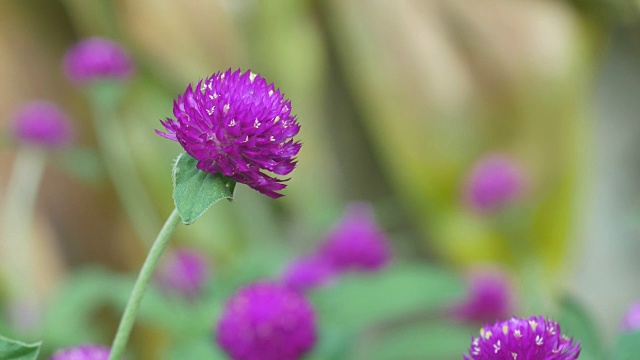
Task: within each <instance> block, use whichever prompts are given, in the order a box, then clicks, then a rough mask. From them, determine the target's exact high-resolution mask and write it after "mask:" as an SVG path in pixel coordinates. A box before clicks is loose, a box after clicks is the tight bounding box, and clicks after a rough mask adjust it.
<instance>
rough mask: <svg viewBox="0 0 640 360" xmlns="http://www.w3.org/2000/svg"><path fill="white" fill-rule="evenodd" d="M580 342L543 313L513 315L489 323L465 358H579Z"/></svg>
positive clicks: (476, 359)
mask: <svg viewBox="0 0 640 360" xmlns="http://www.w3.org/2000/svg"><path fill="white" fill-rule="evenodd" d="M579 355H580V343H579V342H574V340H573V339H572V338H568V337H566V336H565V335H563V334H562V333H561V331H560V325H558V323H556V322H554V321H550V320H547V319H545V318H544V317H542V316H532V317H530V318H528V319H523V318H515V317H514V318H511V319H510V320H507V321H498V322H496V323H495V324H493V325H485V326H484V327H483V328H482V329H480V334H479V335H478V337H474V338H473V339H472V340H471V347H470V348H469V353H468V354H464V355H463V358H464V360H514V359H516V360H575V359H577V358H578V356H579Z"/></svg>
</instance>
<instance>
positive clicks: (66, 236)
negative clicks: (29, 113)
mask: <svg viewBox="0 0 640 360" xmlns="http://www.w3.org/2000/svg"><path fill="white" fill-rule="evenodd" d="M638 9H639V4H638V3H636V2H631V1H623V0H619V1H616V0H572V1H560V0H556V1H550V0H523V1H512V0H475V1H468V0H399V1H382V0H373V1H371V0H366V1H365V0H346V1H345V0H343V1H332V0H282V1H260V0H218V1H215V0H211V1H167V0H161V1H151V0H119V1H83V0H64V1H63V0H48V1H35V0H26V1H13V0H5V1H2V2H0V79H2V81H1V82H0V92H1V94H2V96H0V114H1V116H0V121H1V122H2V126H3V127H5V128H7V127H8V126H9V124H10V123H11V121H12V116H13V114H14V113H15V111H16V110H17V109H18V108H19V107H20V106H21V105H22V104H23V103H25V102H26V101H29V100H32V99H51V100H54V101H56V102H58V103H59V104H60V105H61V106H62V107H63V108H64V109H65V110H66V111H67V112H68V113H69V115H70V116H71V117H72V118H73V121H74V124H75V125H76V127H77V138H76V146H75V147H74V148H73V149H70V150H66V151H64V152H61V153H58V154H52V155H51V156H50V158H49V160H50V161H49V163H48V166H47V169H46V173H45V178H44V182H43V186H42V188H41V191H40V193H39V200H38V206H37V212H36V216H35V219H34V225H33V237H34V241H35V242H36V243H37V247H36V249H37V257H36V258H34V263H33V267H34V268H35V269H37V271H36V273H37V275H38V294H39V297H41V299H43V302H44V303H46V302H47V299H50V298H51V297H52V296H54V294H55V293H56V291H57V289H59V286H60V284H61V282H62V281H63V280H64V279H65V278H66V276H67V275H68V274H70V273H72V272H73V271H74V270H75V269H78V268H81V267H83V266H85V265H95V264H100V265H103V266H104V267H106V268H109V269H113V270H115V271H119V272H128V271H136V270H137V269H138V268H139V266H140V264H141V262H142V260H143V259H144V256H145V253H146V250H147V249H146V245H145V243H144V241H141V239H139V238H138V237H137V235H136V233H135V231H134V230H133V228H132V226H131V223H130V221H129V219H128V218H127V217H126V216H125V215H124V212H123V210H122V207H121V205H120V204H119V202H118V200H117V197H116V196H115V193H114V189H113V187H112V185H111V184H110V182H109V179H108V177H107V176H106V175H105V172H104V164H103V161H104V159H102V158H101V157H100V153H99V152H98V151H97V147H96V137H95V135H94V132H93V127H92V123H91V121H89V117H90V116H91V115H90V110H89V108H88V103H87V101H86V98H85V97H84V96H83V94H82V93H81V91H80V90H79V89H78V88H76V87H74V86H73V85H71V84H70V83H69V82H68V81H67V80H66V79H65V77H64V74H63V71H62V65H61V59H62V57H63V55H64V53H65V51H66V50H67V49H68V47H69V46H71V45H72V44H74V43H75V42H77V41H78V40H80V39H82V38H84V37H87V36H95V35H100V36H107V37H111V38H113V39H116V40H117V41H119V42H121V43H122V44H124V45H125V46H126V47H127V48H128V49H129V50H130V51H131V53H132V54H133V56H134V58H135V60H136V63H137V70H136V75H135V77H134V78H132V79H131V80H130V81H129V82H128V89H127V92H126V96H125V98H124V101H123V105H122V108H121V109H120V112H119V119H118V121H120V122H121V124H122V125H123V126H124V127H125V128H126V135H127V136H126V141H127V142H128V143H129V144H130V146H131V147H132V149H133V153H132V154H131V156H132V157H133V158H134V160H135V162H136V164H137V169H138V171H139V173H140V175H141V176H142V179H143V182H144V185H145V187H146V188H147V189H148V191H149V193H150V194H151V196H152V199H153V201H154V205H155V208H156V210H157V214H154V216H157V217H158V219H161V218H162V219H163V218H164V217H165V216H167V215H168V214H169V212H170V211H171V209H172V206H173V203H172V199H171V186H172V184H171V178H170V168H171V163H172V161H173V159H174V158H175V156H176V155H177V154H178V153H179V151H180V150H181V149H180V147H179V145H178V144H177V143H173V142H170V141H167V140H165V139H163V138H161V137H159V136H157V135H156V134H155V133H154V129H158V128H160V123H159V120H160V119H164V118H166V117H169V116H171V115H172V114H171V111H172V100H173V98H175V96H176V95H177V94H179V93H181V92H182V91H184V89H185V88H186V86H187V85H188V84H189V83H193V82H196V81H197V80H198V79H200V78H203V77H205V76H208V75H210V74H212V73H214V72H216V71H219V70H225V69H227V68H234V69H235V68H240V69H243V70H246V69H252V71H254V72H259V73H260V74H261V75H262V76H264V77H265V78H266V79H267V80H268V81H270V82H274V83H275V84H276V85H277V86H278V87H280V88H281V89H282V90H283V91H284V92H285V94H286V96H287V97H288V98H289V99H290V100H291V101H292V104H293V111H294V113H296V114H297V116H298V120H299V122H300V123H301V125H302V130H301V132H300V135H299V139H300V140H301V141H302V142H303V144H304V145H303V148H302V150H301V152H300V154H299V165H298V167H297V169H296V170H295V171H294V172H293V173H292V178H291V180H290V181H289V186H288V187H287V189H286V190H285V194H286V196H285V197H284V198H282V199H279V200H276V201H272V200H270V199H267V198H266V197H264V196H262V195H260V194H258V193H257V192H255V191H253V190H251V189H249V188H247V187H244V186H238V188H237V190H236V200H237V201H235V202H233V203H228V204H227V203H225V204H222V205H217V206H214V207H213V208H212V209H210V211H209V212H208V213H207V214H206V215H205V217H204V218H203V219H202V220H199V221H198V223H196V224H194V225H191V226H189V227H185V226H183V227H181V228H180V229H179V231H178V232H177V234H176V243H177V244H188V245H189V246H193V247H196V248H198V249H201V251H203V252H204V253H206V254H207V255H208V256H209V257H210V258H211V259H212V261H213V263H214V264H216V265H215V266H216V267H220V268H224V267H225V266H232V265H233V266H236V265H238V264H242V263H250V262H251V261H252V259H253V258H252V256H253V255H250V254H260V253H264V252H269V251H273V252H278V251H281V250H282V249H286V251H285V252H284V253H283V254H286V255H282V257H283V258H285V257H286V256H289V255H292V254H296V253H303V252H305V251H307V250H308V249H310V248H311V247H313V245H314V244H315V243H316V242H317V240H318V239H319V238H320V237H321V236H322V234H323V233H324V232H326V231H327V229H328V228H329V227H330V226H331V225H332V224H334V223H335V221H336V220H337V219H338V217H339V216H340V214H341V213H342V211H343V209H344V207H345V205H346V204H348V203H349V202H351V201H354V200H363V201H368V202H371V203H372V204H373V206H374V208H375V211H376V214H377V218H378V219H379V221H380V224H381V226H382V227H383V228H384V229H385V230H386V231H387V233H388V234H389V236H390V237H391V239H392V241H393V247H394V252H395V254H396V256H397V257H399V258H403V259H410V260H412V261H419V262H430V263H435V264H439V266H443V267H446V268H448V269H452V271H457V272H460V273H463V272H464V271H465V270H466V269H468V268H469V267H470V266H472V265H473V264H477V263H481V262H482V263H484V262H497V263H500V264H503V265H504V266H506V267H510V268H518V263H519V262H520V261H521V260H522V259H518V258H514V257H513V256H511V255H510V254H509V252H508V250H507V249H508V247H509V244H508V242H509V241H510V240H509V238H508V236H505V235H504V234H503V233H501V232H500V231H499V230H497V229H496V227H495V224H494V223H493V222H491V221H488V220H487V219H486V218H483V217H478V216H476V215H474V214H472V213H471V212H469V211H468V209H467V208H466V207H465V203H464V201H463V200H462V197H463V196H462V188H463V185H464V181H465V176H466V174H467V173H468V172H469V170H470V168H471V166H472V165H473V163H474V162H475V161H476V160H477V159H478V158H480V157H482V156H483V155H485V154H487V153H492V152H503V153H507V154H510V155H512V156H514V157H515V158H517V159H519V160H520V161H521V162H522V164H523V165H524V167H525V168H526V169H527V175H528V177H529V179H528V184H529V186H528V190H529V191H528V193H527V197H526V199H525V200H524V201H525V203H526V206H525V208H526V211H525V212H524V213H518V214H516V215H515V216H516V217H517V216H521V217H526V218H527V219H528V223H529V224H530V225H529V227H527V237H528V239H529V240H528V241H530V243H531V244H532V248H533V251H532V252H531V256H532V257H536V258H537V259H539V260H540V263H541V264H542V271H541V272H540V273H537V274H536V276H539V277H541V278H542V279H544V281H545V282H546V283H548V284H549V288H550V291H552V292H554V291H562V292H567V293H570V294H572V295H573V296H575V297H576V298H577V299H579V300H580V301H581V302H582V303H583V304H584V305H585V307H586V309H588V311H589V312H590V313H592V314H593V315H594V317H595V321H596V324H597V326H598V327H599V328H601V329H602V330H603V332H602V333H603V334H604V336H606V337H610V338H612V337H613V334H614V333H615V331H616V329H617V328H618V324H619V319H620V316H621V315H622V313H623V311H624V309H625V307H626V306H627V305H628V304H629V303H630V302H631V301H632V300H634V299H638V298H640V282H638V274H640V261H638V258H639V257H640V242H639V241H638V236H639V235H640V234H639V229H640V187H639V186H638V182H637V180H636V179H637V176H638V175H639V173H640V166H639V165H638V164H640V145H639V144H640V142H638V141H637V140H638V139H640V122H639V120H640V118H639V116H638V114H639V113H640V102H639V101H638V94H640V36H639V34H640V33H639V29H640V27H639V25H640V23H639V20H640V17H639V16H638ZM2 145H3V146H2V147H1V148H0V166H1V167H2V169H3V170H2V172H1V173H0V184H6V180H7V177H8V174H9V171H10V169H11V164H12V160H13V155H14V150H15V146H14V145H15V144H14V143H13V142H12V141H11V139H10V137H9V136H4V138H3V143H2ZM1 193H4V191H3V192H1ZM3 197H4V195H3ZM282 251H284V250H282ZM6 256H11V255H10V254H6V253H3V254H0V261H3V260H2V259H3V258H4V257H6ZM558 289H562V290H558ZM116 319H117V317H116V316H114V315H113V314H110V313H109V312H108V311H105V314H104V319H102V320H101V321H103V322H104V323H106V324H111V325H106V326H107V327H108V326H112V327H114V326H115V320H116ZM147 331H148V332H147V333H144V332H142V331H141V332H140V333H141V334H144V336H143V335H141V336H139V337H138V338H136V339H134V341H137V342H139V343H144V342H145V341H149V340H148V339H153V338H154V337H155V338H162V333H158V332H156V331H154V330H152V329H147ZM149 356H152V355H149ZM150 358H153V357H150Z"/></svg>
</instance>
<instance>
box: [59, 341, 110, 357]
mask: <svg viewBox="0 0 640 360" xmlns="http://www.w3.org/2000/svg"><path fill="white" fill-rule="evenodd" d="M110 352H111V349H110V348H108V347H106V346H99V345H80V346H77V347H72V348H68V349H62V350H58V351H57V352H56V353H55V354H54V355H53V356H52V357H51V358H50V359H49V360H108V359H109V353H110Z"/></svg>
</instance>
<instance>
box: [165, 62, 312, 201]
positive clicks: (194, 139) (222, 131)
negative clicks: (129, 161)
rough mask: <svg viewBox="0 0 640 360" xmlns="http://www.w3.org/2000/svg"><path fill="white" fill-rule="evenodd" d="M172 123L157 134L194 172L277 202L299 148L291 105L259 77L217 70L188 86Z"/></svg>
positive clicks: (166, 124)
mask: <svg viewBox="0 0 640 360" xmlns="http://www.w3.org/2000/svg"><path fill="white" fill-rule="evenodd" d="M173 115H174V116H175V119H167V120H166V121H163V122H162V124H163V125H164V127H165V128H166V130H167V132H166V133H163V132H160V131H156V132H157V133H158V134H159V135H161V136H164V137H166V138H167V139H171V140H174V141H177V142H179V143H180V145H182V147H183V148H184V150H185V151H186V152H187V153H188V154H189V155H191V156H192V157H194V158H195V159H196V160H197V161H198V163H197V167H198V169H200V170H202V171H206V172H209V173H215V174H218V173H219V174H222V175H224V176H227V177H229V178H231V179H233V180H235V181H237V182H240V183H243V184H247V185H249V186H250V187H252V188H253V189H255V190H258V191H259V192H261V193H263V194H265V195H267V196H269V197H272V198H278V197H280V196H282V194H279V193H277V191H279V190H282V189H284V188H285V187H286V185H285V184H284V183H283V182H284V181H286V180H288V179H277V178H275V177H274V176H271V175H270V174H275V175H287V174H289V173H290V172H291V171H293V169H294V167H295V164H296V162H295V156H296V155H297V154H298V151H300V146H301V144H300V143H299V142H296V141H294V140H293V136H295V135H296V134H297V133H298V131H299V130H300V125H298V123H297V121H296V118H295V116H294V115H291V103H290V102H289V100H286V99H284V95H283V94H282V93H281V92H280V90H278V89H275V87H274V85H273V84H267V81H266V80H265V79H264V78H262V77H261V76H260V75H259V74H254V73H252V72H249V71H247V72H245V73H244V74H242V73H241V72H240V70H237V71H235V72H231V69H229V70H227V71H226V72H224V73H222V72H218V73H215V74H214V75H213V76H211V77H209V78H206V79H204V80H201V81H200V82H198V84H197V85H196V87H195V90H194V89H193V88H192V86H191V85H189V87H188V88H187V90H186V91H185V93H184V94H183V95H181V96H178V99H177V100H176V101H174V103H173Z"/></svg>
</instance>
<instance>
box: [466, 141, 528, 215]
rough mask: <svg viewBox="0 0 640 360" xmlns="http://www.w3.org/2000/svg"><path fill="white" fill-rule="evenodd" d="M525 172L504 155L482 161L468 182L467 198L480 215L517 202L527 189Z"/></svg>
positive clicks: (476, 165)
mask: <svg viewBox="0 0 640 360" xmlns="http://www.w3.org/2000/svg"><path fill="white" fill-rule="evenodd" d="M524 182H525V178H524V172H523V171H522V170H521V169H520V167H519V166H518V164H517V162H516V161H515V160H514V159H512V158H510V157H508V156H506V155H502V154H492V155H488V156H486V157H484V158H482V159H480V160H479V161H478V162H477V163H476V164H475V165H474V166H473V169H472V170H471V173H470V174H469V177H468V179H467V184H466V189H465V196H466V200H467V203H468V204H469V206H470V207H471V208H473V209H474V210H477V211H480V212H486V211H493V210H497V209H499V208H501V207H503V206H505V205H507V204H509V203H510V202H512V201H514V200H516V199H517V197H518V196H519V195H520V194H521V192H522V191H523V189H524Z"/></svg>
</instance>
